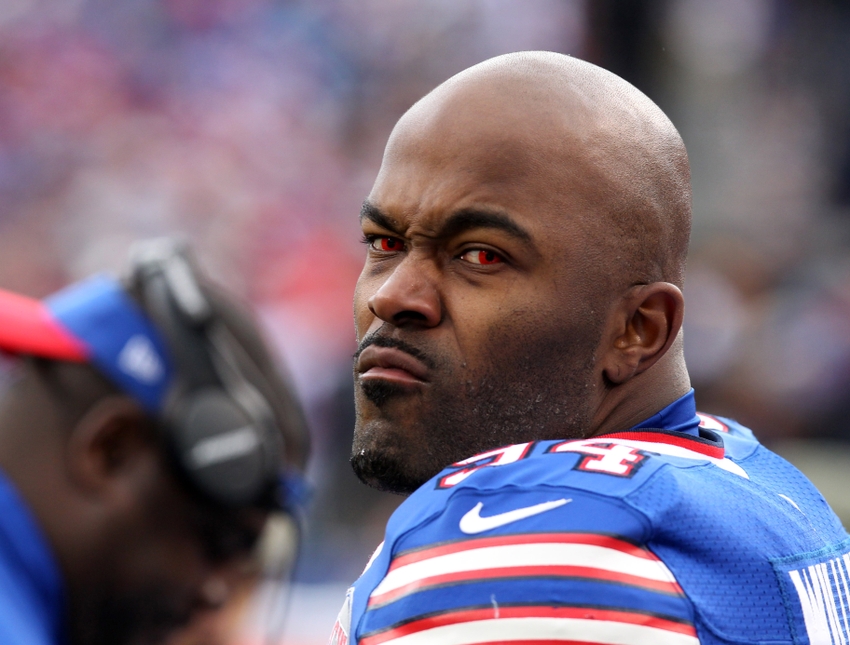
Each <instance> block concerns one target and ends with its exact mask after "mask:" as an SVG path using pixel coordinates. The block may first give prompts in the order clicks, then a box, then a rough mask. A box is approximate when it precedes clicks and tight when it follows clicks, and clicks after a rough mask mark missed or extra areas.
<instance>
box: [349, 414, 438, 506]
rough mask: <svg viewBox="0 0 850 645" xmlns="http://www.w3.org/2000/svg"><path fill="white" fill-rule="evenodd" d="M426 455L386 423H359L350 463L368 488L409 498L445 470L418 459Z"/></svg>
mask: <svg viewBox="0 0 850 645" xmlns="http://www.w3.org/2000/svg"><path fill="white" fill-rule="evenodd" d="M423 454H425V453H424V451H420V450H417V449H416V448H415V447H414V445H413V443H412V442H410V441H407V440H405V439H404V438H402V437H399V436H397V435H396V434H395V433H394V432H393V428H392V426H391V425H390V424H388V423H387V422H381V421H377V422H372V423H367V424H363V425H361V423H360V422H358V424H357V427H356V428H355V430H354V444H353V447H352V451H351V459H350V462H351V467H352V468H353V469H354V473H355V474H356V475H357V477H358V478H359V479H360V481H362V482H363V483H364V484H366V485H367V486H371V487H372V488H377V489H378V490H381V491H385V492H389V493H396V494H398V495H409V494H410V493H412V492H413V491H415V490H416V489H417V488H419V487H420V486H421V485H422V484H424V483H425V482H426V481H428V480H429V479H430V478H431V477H433V476H434V475H436V474H437V473H438V472H439V471H440V470H442V467H428V465H426V464H423V463H422V462H421V460H417V456H420V455H423ZM432 471H433V472H432Z"/></svg>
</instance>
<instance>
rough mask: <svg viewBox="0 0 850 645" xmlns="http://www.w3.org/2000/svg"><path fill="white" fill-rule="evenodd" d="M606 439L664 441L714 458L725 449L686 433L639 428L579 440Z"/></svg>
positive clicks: (718, 457) (722, 455)
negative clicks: (648, 430) (642, 429)
mask: <svg viewBox="0 0 850 645" xmlns="http://www.w3.org/2000/svg"><path fill="white" fill-rule="evenodd" d="M606 439H626V440H629V441H646V442H648V443H666V444H668V445H671V446H678V447H679V448H686V449H687V450H690V451H692V452H698V453H699V454H701V455H705V456H706V457H713V458H714V459H723V457H724V456H725V455H726V451H725V449H724V448H723V446H715V445H713V444H706V443H703V442H702V441H697V440H696V439H695V438H694V437H691V436H690V435H686V434H681V435H679V434H674V433H666V432H651V431H650V432H647V431H641V430H632V431H630V432H613V433H611V434H602V435H598V436H596V437H593V438H592V439H582V440H581V441H585V442H590V441H596V440H599V441H605V440H606Z"/></svg>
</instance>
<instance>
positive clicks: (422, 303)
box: [368, 256, 443, 327]
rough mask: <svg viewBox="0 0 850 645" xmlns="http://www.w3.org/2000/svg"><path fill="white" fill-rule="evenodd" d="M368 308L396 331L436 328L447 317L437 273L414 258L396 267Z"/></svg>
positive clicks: (407, 259) (370, 300)
mask: <svg viewBox="0 0 850 645" xmlns="http://www.w3.org/2000/svg"><path fill="white" fill-rule="evenodd" d="M368 306H369V310H370V311H371V312H372V313H373V314H374V315H375V316H377V317H378V318H380V319H381V320H383V321H384V322H388V323H390V324H392V325H395V326H396V327H405V326H418V327H436V326H437V325H439V324H440V320H441V319H442V316H443V311H442V304H441V300H440V292H439V289H438V288H437V285H436V280H435V276H434V269H433V268H431V267H429V266H428V262H427V261H425V260H417V259H415V258H413V257H411V256H408V257H407V258H405V259H404V260H403V261H402V262H400V263H399V264H398V265H397V266H396V267H395V269H394V270H393V272H392V273H391V274H390V276H389V277H388V278H387V279H386V280H385V281H384V283H383V284H381V286H380V287H379V288H378V290H377V291H376V292H375V293H374V294H373V295H372V296H371V297H370V298H369V300H368Z"/></svg>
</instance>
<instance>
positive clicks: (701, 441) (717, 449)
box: [594, 390, 726, 459]
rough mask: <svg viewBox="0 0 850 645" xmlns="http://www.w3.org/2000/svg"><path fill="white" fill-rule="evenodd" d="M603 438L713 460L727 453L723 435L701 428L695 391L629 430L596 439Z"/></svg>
mask: <svg viewBox="0 0 850 645" xmlns="http://www.w3.org/2000/svg"><path fill="white" fill-rule="evenodd" d="M603 437H604V438H606V439H623V440H626V441H637V442H642V443H653V444H666V445H668V446H678V447H679V448H685V449H686V450H690V451H692V452H696V453H699V454H701V455H704V456H706V457H709V458H712V459H723V457H724V456H725V454H726V451H725V449H724V447H723V439H722V438H721V436H720V435H719V434H718V433H716V432H714V431H712V430H709V429H708V428H703V427H700V418H699V416H698V415H697V408H696V401H695V400H694V391H693V390H691V391H690V392H688V393H687V394H685V395H684V396H683V397H681V398H679V399H677V400H675V401H673V403H671V404H670V405H668V406H667V407H666V408H664V409H662V410H660V411H659V412H656V413H655V414H653V415H652V416H651V417H649V418H648V419H646V420H645V421H643V422H641V423H639V424H637V425H636V426H634V427H632V428H630V429H629V430H626V431H622V432H612V433H609V434H604V435H598V436H597V437H594V438H603Z"/></svg>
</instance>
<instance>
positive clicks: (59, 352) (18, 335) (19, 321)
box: [0, 289, 88, 363]
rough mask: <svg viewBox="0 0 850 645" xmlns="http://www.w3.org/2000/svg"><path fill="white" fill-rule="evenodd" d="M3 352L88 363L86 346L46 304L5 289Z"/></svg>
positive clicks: (0, 313) (0, 332)
mask: <svg viewBox="0 0 850 645" xmlns="http://www.w3.org/2000/svg"><path fill="white" fill-rule="evenodd" d="M0 349H2V350H4V351H6V352H9V353H11V354H26V355H31V356H41V357H43V358H53V359H56V360H65V361H74V362H79V363H81V362H84V361H86V360H88V351H87V350H86V346H85V345H84V344H83V343H82V342H81V341H79V340H77V339H76V338H74V337H73V336H72V335H71V334H70V333H68V332H67V331H66V330H65V329H64V328H63V327H61V326H60V325H59V323H57V322H56V320H54V318H53V317H52V316H51V315H50V311H49V310H48V309H47V307H46V306H45V305H44V303H42V302H41V301H40V300H33V299H32V298H27V297H25V296H22V295H20V294H17V293H12V292H11V291H4V290H2V289H0Z"/></svg>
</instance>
